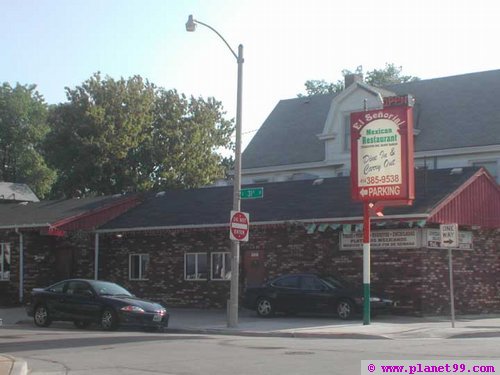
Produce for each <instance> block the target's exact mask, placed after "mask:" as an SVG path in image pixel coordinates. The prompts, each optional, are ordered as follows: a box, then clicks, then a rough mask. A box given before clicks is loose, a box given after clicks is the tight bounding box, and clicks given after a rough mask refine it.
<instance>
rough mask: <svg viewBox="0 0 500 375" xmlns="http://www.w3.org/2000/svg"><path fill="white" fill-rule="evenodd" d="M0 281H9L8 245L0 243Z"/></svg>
mask: <svg viewBox="0 0 500 375" xmlns="http://www.w3.org/2000/svg"><path fill="white" fill-rule="evenodd" d="M0 280H10V244H8V243H0Z"/></svg>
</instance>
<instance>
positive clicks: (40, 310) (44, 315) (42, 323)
mask: <svg viewBox="0 0 500 375" xmlns="http://www.w3.org/2000/svg"><path fill="white" fill-rule="evenodd" d="M33 321H34V322H35V325H37V326H38V327H48V326H50V323H52V321H51V320H50V316H49V310H47V307H46V306H45V305H38V306H37V307H36V308H35V312H34V314H33Z"/></svg>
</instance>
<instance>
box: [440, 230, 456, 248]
mask: <svg viewBox="0 0 500 375" xmlns="http://www.w3.org/2000/svg"><path fill="white" fill-rule="evenodd" d="M439 231H440V232H441V247H445V248H450V249H451V248H456V247H458V224H441V225H440V226H439Z"/></svg>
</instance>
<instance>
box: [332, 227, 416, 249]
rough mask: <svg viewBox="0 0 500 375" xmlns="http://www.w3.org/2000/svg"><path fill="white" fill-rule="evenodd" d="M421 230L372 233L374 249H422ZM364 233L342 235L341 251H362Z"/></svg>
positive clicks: (371, 242)
mask: <svg viewBox="0 0 500 375" xmlns="http://www.w3.org/2000/svg"><path fill="white" fill-rule="evenodd" d="M420 243H421V241H420V230H418V229H390V230H374V231H372V232H371V241H370V245H371V248H372V249H418V248H420ZM362 249H363V233H362V232H354V233H341V234H340V250H362Z"/></svg>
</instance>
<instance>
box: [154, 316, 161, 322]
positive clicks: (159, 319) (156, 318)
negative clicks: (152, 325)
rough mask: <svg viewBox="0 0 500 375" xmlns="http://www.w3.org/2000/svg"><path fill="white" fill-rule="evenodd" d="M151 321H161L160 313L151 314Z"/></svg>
mask: <svg viewBox="0 0 500 375" xmlns="http://www.w3.org/2000/svg"><path fill="white" fill-rule="evenodd" d="M153 322H161V315H160V314H155V315H154V316H153Z"/></svg>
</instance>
